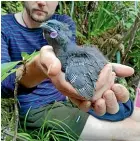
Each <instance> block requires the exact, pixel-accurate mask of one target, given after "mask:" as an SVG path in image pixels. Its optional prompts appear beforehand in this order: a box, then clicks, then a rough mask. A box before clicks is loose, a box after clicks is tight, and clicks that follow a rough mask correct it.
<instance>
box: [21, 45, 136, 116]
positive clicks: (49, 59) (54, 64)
mask: <svg viewBox="0 0 140 141" xmlns="http://www.w3.org/2000/svg"><path fill="white" fill-rule="evenodd" d="M34 60H35V61H34ZM34 60H33V61H32V62H33V63H32V62H30V63H28V64H27V73H26V74H25V76H23V79H22V80H21V84H23V85H24V86H25V87H33V86H35V85H37V84H38V83H40V82H41V81H43V80H44V79H46V78H50V79H51V81H52V83H53V84H54V85H55V86H56V88H57V89H58V90H59V91H60V92H61V93H63V94H64V95H66V96H68V97H69V98H70V99H71V100H72V102H73V103H75V104H76V105H77V106H78V107H79V108H80V109H81V110H84V111H88V110H89V109H90V108H91V107H92V108H94V110H95V112H96V113H97V114H99V115H103V114H104V113H106V112H108V113H116V112H117V111H118V103H117V100H119V101H121V102H126V101H127V100H128V98H129V92H128V91H127V90H126V88H125V87H124V86H122V85H119V84H114V79H115V73H116V75H118V76H130V75H132V74H133V72H134V71H133V69H132V68H130V67H127V66H123V65H118V64H111V65H107V66H105V68H104V69H103V70H102V71H101V74H100V76H99V79H98V82H97V84H96V86H97V87H96V89H97V90H96V94H95V98H94V97H93V99H92V102H91V101H87V100H85V99H84V98H82V97H81V96H80V95H79V94H78V93H77V91H76V90H75V89H74V88H73V87H72V85H71V84H70V83H68V82H67V81H66V80H65V74H64V73H63V72H62V71H61V62H60V61H59V59H58V58H57V57H56V56H55V54H54V52H53V48H52V47H51V46H44V47H42V49H41V51H40V55H38V56H37V57H36V58H35V59H34ZM111 66H113V67H114V70H115V73H114V72H112V67H111ZM28 70H32V71H28ZM29 76H30V79H28V78H29ZM35 76H36V79H34V77H35ZM27 80H28V81H29V80H31V81H29V84H27ZM102 86H103V87H102ZM110 89H111V90H110ZM98 95H99V96H98Z"/></svg>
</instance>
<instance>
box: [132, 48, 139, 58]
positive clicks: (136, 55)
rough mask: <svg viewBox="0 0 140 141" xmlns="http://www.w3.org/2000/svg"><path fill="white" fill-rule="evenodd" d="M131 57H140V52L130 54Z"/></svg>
mask: <svg viewBox="0 0 140 141" xmlns="http://www.w3.org/2000/svg"><path fill="white" fill-rule="evenodd" d="M129 56H131V57H140V52H139V51H138V50H136V51H135V52H132V53H129Z"/></svg>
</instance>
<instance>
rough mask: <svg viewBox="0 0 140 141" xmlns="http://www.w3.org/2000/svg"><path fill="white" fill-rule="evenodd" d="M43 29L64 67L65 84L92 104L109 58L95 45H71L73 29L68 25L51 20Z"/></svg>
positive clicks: (72, 42)
mask: <svg viewBox="0 0 140 141" xmlns="http://www.w3.org/2000/svg"><path fill="white" fill-rule="evenodd" d="M40 28H41V29H42V30H43V35H44V38H45V39H46V40H47V42H48V44H49V45H51V46H52V47H53V50H54V53H55V55H56V57H57V58H58V59H59V60H60V62H61V64H62V71H63V72H64V73H65V79H66V81H68V82H69V83H70V84H71V85H72V86H73V87H74V88H75V89H76V91H77V92H78V94H79V95H80V96H82V97H83V98H85V99H86V100H91V99H92V97H93V96H94V94H95V91H96V82H97V80H98V77H99V74H100V72H101V70H102V69H103V68H104V66H105V65H106V64H108V60H107V58H106V57H105V56H104V55H103V54H102V53H101V52H100V50H99V49H98V48H96V47H94V46H93V45H83V46H82V47H80V46H78V45H77V44H76V42H74V41H72V40H71V39H72V37H73V34H72V31H71V30H70V25H68V24H67V23H65V22H61V21H58V20H55V19H51V20H48V21H45V22H43V23H42V24H41V26H40Z"/></svg>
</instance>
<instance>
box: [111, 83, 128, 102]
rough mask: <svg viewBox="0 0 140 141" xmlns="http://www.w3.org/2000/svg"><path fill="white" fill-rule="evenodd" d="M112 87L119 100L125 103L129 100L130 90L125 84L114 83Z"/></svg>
mask: <svg viewBox="0 0 140 141" xmlns="http://www.w3.org/2000/svg"><path fill="white" fill-rule="evenodd" d="M111 89H112V91H113V92H114V94H115V96H116V98H117V100H118V101H120V102H123V103H125V102H127V101H128V100H129V91H128V90H127V89H126V88H125V87H124V86H123V85H121V84H114V85H113V86H112V88H111Z"/></svg>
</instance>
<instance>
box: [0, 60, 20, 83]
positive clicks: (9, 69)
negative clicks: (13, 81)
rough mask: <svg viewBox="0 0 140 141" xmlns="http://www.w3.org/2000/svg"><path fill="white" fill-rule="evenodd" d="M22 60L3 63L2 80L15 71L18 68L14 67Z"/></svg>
mask: <svg viewBox="0 0 140 141" xmlns="http://www.w3.org/2000/svg"><path fill="white" fill-rule="evenodd" d="M20 62H21V61H16V62H8V63H3V64H2V65H1V81H3V80H4V79H5V78H6V77H7V76H9V75H10V74H11V73H14V72H15V71H16V69H13V68H14V67H15V66H16V65H17V64H18V63H20Z"/></svg>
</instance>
